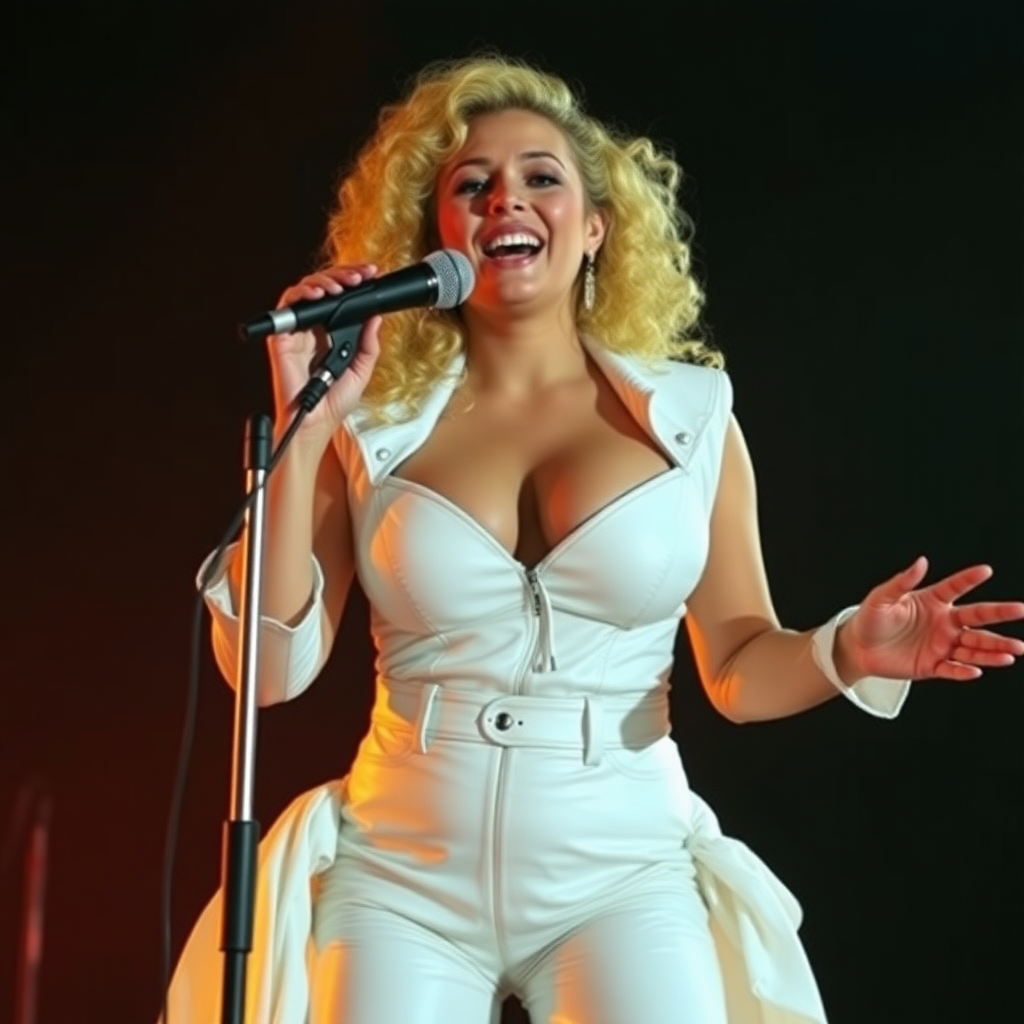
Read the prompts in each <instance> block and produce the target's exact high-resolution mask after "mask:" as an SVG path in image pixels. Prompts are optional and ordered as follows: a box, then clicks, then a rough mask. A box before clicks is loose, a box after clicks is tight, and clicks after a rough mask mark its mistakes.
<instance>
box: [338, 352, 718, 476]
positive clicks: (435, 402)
mask: <svg viewBox="0 0 1024 1024" xmlns="http://www.w3.org/2000/svg"><path fill="white" fill-rule="evenodd" d="M581 341H582V342H583V347H584V348H585V349H586V351H587V354H588V355H589V356H590V357H591V359H592V360H593V361H594V363H595V365H596V366H597V367H598V369H600V370H601V372H602V373H603V374H604V376H605V377H606V379H607V380H608V382H609V383H610V384H611V386H612V389H613V390H614V391H615V393H616V395H618V397H619V400H620V401H621V402H622V404H623V405H624V406H625V408H626V410H627V411H628V412H629V414H630V415H631V416H632V417H633V418H634V419H635V420H636V421H637V423H639V424H640V426H641V427H643V428H644V430H645V431H646V432H647V434H648V435H649V436H650V437H651V439H652V440H654V441H655V442H657V444H658V445H659V446H660V447H661V449H662V450H663V451H664V452H665V454H666V456H667V457H668V458H670V459H671V460H672V462H673V463H674V464H675V465H677V466H679V467H680V468H682V469H684V470H685V469H687V468H688V466H689V464H690V461H691V460H692V458H693V456H694V453H695V452H696V451H697V449H698V448H699V447H700V441H701V439H702V437H703V435H704V431H705V429H706V427H707V425H708V423H709V422H710V421H711V419H712V414H713V410H714V408H715V404H716V401H717V399H718V394H719V389H720V388H722V387H723V386H725V385H724V379H725V374H724V373H722V372H721V371H719V370H713V369H709V368H708V367H703V366H696V365H694V364H692V363H681V362H676V361H672V360H665V361H664V362H662V363H660V364H657V365H653V366H652V365H649V364H647V363H643V362H641V361H640V360H638V359H636V358H635V357H632V356H624V355H620V354H618V353H616V352H611V351H610V350H608V349H606V348H605V347H604V346H603V345H601V344H600V343H599V342H597V341H596V340H595V339H593V338H590V337H587V336H583V337H582V338H581ZM465 363H466V357H465V354H463V353H460V354H459V355H457V356H456V357H455V359H453V360H452V363H451V365H450V366H449V368H448V372H447V373H446V374H445V375H444V377H443V378H442V379H441V380H440V381H439V382H438V384H437V386H436V387H435V388H434V390H433V391H432V392H430V394H429V395H428V396H427V397H426V399H425V400H424V402H423V404H422V405H421V407H420V410H419V412H418V413H417V414H416V415H415V416H413V417H412V418H411V419H407V420H402V421H400V422H397V423H371V422H370V417H369V411H368V410H365V409H362V410H356V411H355V412H354V413H352V414H351V415H350V416H349V417H348V419H346V421H345V427H346V429H347V430H348V432H349V434H350V435H351V436H352V438H353V439H354V440H355V442H356V444H357V445H358V447H359V450H360V452H361V454H362V457H363V463H364V465H365V466H366V471H367V473H368V475H369V477H370V481H371V483H373V484H374V485H376V484H378V483H379V482H380V481H381V480H382V479H383V478H384V477H385V476H387V475H388V474H389V473H391V472H392V471H393V470H394V469H395V468H396V467H397V466H398V465H399V464H400V463H402V462H404V461H405V459H407V458H408V457H409V456H410V455H412V453H413V452H414V451H416V449H417V448H419V447H420V446H421V445H422V444H423V443H424V442H425V441H426V439H427V438H428V437H429V436H430V433H431V431H432V430H433V429H434V426H435V424H436V423H437V421H438V419H439V418H440V416H441V413H442V412H444V409H445V407H446V406H447V404H448V401H449V399H450V398H451V396H452V392H453V391H454V390H455V386H456V384H457V383H458V380H459V376H460V374H461V373H462V370H463V368H464V366H465Z"/></svg>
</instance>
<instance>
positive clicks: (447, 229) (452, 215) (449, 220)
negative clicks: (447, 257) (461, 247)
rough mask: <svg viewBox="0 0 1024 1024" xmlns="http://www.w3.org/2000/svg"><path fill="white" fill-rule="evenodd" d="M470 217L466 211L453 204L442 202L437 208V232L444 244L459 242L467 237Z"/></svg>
mask: <svg viewBox="0 0 1024 1024" xmlns="http://www.w3.org/2000/svg"><path fill="white" fill-rule="evenodd" d="M467 221H468V218H467V217H466V214H465V211H463V210H461V209H460V208H458V207H455V206H452V205H451V204H441V205H439V206H438V210H437V234H438V237H439V238H440V240H441V243H442V244H443V245H447V244H449V243H454V244H458V243H461V242H463V241H464V239H465V237H466V231H467V227H468V224H467Z"/></svg>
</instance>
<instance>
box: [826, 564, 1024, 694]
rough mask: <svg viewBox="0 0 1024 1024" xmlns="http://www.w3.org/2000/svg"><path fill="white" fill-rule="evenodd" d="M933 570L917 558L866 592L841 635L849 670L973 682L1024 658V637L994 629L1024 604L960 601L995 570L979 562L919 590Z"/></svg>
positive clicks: (1022, 614)
mask: <svg viewBox="0 0 1024 1024" xmlns="http://www.w3.org/2000/svg"><path fill="white" fill-rule="evenodd" d="M927 571H928V560H927V559H926V558H923V557H921V558H918V559H917V560H916V561H915V562H914V563H913V564H912V565H911V566H909V567H908V568H906V569H904V570H903V571H902V572H900V573H897V574H896V575H895V576H893V577H892V579H890V580H886V582H884V583H881V584H879V585H878V586H877V587H875V588H874V589H873V590H872V591H871V592H870V593H869V594H868V595H867V597H866V598H865V599H864V600H863V602H862V603H861V605H860V607H859V608H858V610H857V611H856V613H855V614H854V615H853V616H852V617H851V618H850V619H849V620H848V621H847V622H846V623H845V625H844V628H843V630H842V633H841V639H837V644H838V646H840V647H841V648H842V654H843V662H844V663H843V664H842V665H841V666H840V671H841V674H842V675H844V676H846V675H847V674H853V675H855V677H857V678H860V677H863V676H883V677H887V678H890V679H960V680H967V679H976V678H977V677H978V676H980V675H981V673H982V669H985V668H1001V667H1004V666H1007V665H1012V664H1013V663H1014V660H1015V659H1016V658H1017V657H1019V656H1020V655H1024V641H1021V640H1018V639H1016V638H1014V637H1009V636H1003V635H1002V634H1000V633H996V632H993V631H992V630H990V629H989V628H988V627H990V626H995V625H997V624H999V623H1003V622H1012V621H1014V620H1016V619H1022V618H1024V603H1021V602H1019V601H978V602H975V603H973V604H959V605H958V604H955V603H954V602H955V601H957V600H958V599H959V598H961V597H963V596H964V595H965V594H967V593H969V592H970V591H972V590H974V588H975V587H977V586H979V585H980V584H982V583H984V582H985V580H987V579H988V578H989V577H990V576H991V575H992V569H991V567H989V566H987V565H973V566H971V567H970V568H967V569H961V570H960V571H959V572H955V573H953V574H952V575H951V576H947V577H945V579H941V580H938V581H937V582H935V583H932V584H930V585H929V586H927V587H920V583H921V581H922V580H923V579H924V577H925V573H926V572H927ZM849 681H850V682H852V681H853V680H852V679H851V680H849Z"/></svg>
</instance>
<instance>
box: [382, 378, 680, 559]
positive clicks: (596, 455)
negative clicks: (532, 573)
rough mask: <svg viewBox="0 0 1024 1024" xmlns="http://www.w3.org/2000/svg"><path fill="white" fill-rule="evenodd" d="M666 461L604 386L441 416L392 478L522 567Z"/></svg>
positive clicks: (654, 474)
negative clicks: (431, 498) (523, 412)
mask: <svg viewBox="0 0 1024 1024" xmlns="http://www.w3.org/2000/svg"><path fill="white" fill-rule="evenodd" d="M609 396H610V398H609ZM670 465H671V463H670V462H669V460H668V459H667V457H666V456H665V455H664V454H663V453H662V452H661V451H660V449H659V448H658V447H657V446H656V445H655V444H654V442H653V441H652V440H651V439H650V438H649V437H648V436H647V435H646V434H645V433H644V431H643V430H642V428H641V427H640V426H639V425H638V424H637V423H636V421H635V420H634V419H633V418H632V417H631V416H630V415H629V413H628V412H627V411H626V409H625V407H624V406H623V405H622V404H621V403H620V402H619V400H618V398H617V396H615V395H614V393H613V392H611V390H610V388H608V389H607V390H606V391H604V393H603V394H601V393H600V392H599V394H598V396H597V398H596V400H595V398H594V396H593V395H591V397H590V400H589V402H588V401H583V402H576V403H569V402H563V403H561V404H553V405H552V406H551V407H549V408H546V409H545V408H541V409H538V410H536V412H535V414H534V415H530V416H524V417H522V418H521V419H519V420H518V421H517V422H509V421H508V420H507V419H497V418H495V417H491V416H487V415H481V416H475V417H474V416H473V415H472V413H467V414H464V415H454V416H450V417H442V418H441V420H439V421H438V423H437V425H436V426H435V429H434V431H433V433H432V434H431V435H430V436H429V437H428V438H427V440H426V442H425V443H424V444H423V445H422V446H421V447H420V448H419V449H418V450H417V451H415V452H414V453H413V454H412V455H411V456H409V458H407V459H406V460H405V461H404V462H403V463H402V464H401V465H400V466H399V467H398V470H397V471H396V472H395V474H394V475H395V476H396V477H397V478H398V479H401V480H406V481H409V482H410V483H413V484H416V485H418V486H419V487H421V488H423V489H425V490H427V491H428V492H431V493H432V494H434V495H437V496H438V497H440V498H441V499H443V500H444V501H446V502H448V503H449V504H451V505H454V506H456V507H457V508H458V509H459V510H460V511H461V512H462V513H463V514H464V515H465V516H467V517H468V518H469V519H471V520H472V521H473V522H474V523H475V524H476V525H477V526H478V527H479V528H480V529H481V530H483V531H485V532H486V533H488V534H489V535H490V536H491V537H492V538H493V539H494V540H495V541H496V542H497V543H498V544H499V545H500V546H501V547H502V548H504V550H505V551H506V552H507V553H508V554H509V555H510V556H511V557H512V558H514V559H515V560H516V561H518V562H520V563H521V564H522V565H524V566H527V567H529V566H534V565H536V564H538V563H539V562H541V561H543V560H544V559H545V558H546V557H547V556H548V555H549V554H550V553H551V552H552V551H553V550H554V549H555V548H556V547H558V546H559V545H560V544H563V543H565V542H566V541H567V540H568V539H569V538H570V537H571V536H572V534H573V533H574V532H576V531H577V530H578V529H579V528H580V527H581V526H582V525H583V524H584V523H586V522H587V521H588V520H590V519H592V518H593V517H594V516H596V515H598V514H599V513H600V512H602V511H603V510H605V509H608V508H610V506H612V505H614V503H615V502H616V501H617V500H618V499H619V498H621V497H622V496H623V495H624V494H626V493H628V492H629V491H632V490H635V489H636V488H637V487H638V486H641V485H643V484H644V483H646V482H648V481H650V480H651V479H652V478H654V477H657V476H660V475H662V474H663V473H664V472H665V471H666V470H667V469H669V468H670Z"/></svg>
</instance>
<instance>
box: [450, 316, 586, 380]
mask: <svg viewBox="0 0 1024 1024" xmlns="http://www.w3.org/2000/svg"><path fill="white" fill-rule="evenodd" d="M463 316H464V319H465V323H466V328H467V331H466V336H467V343H466V346H467V358H466V367H467V372H468V375H469V384H470V386H471V387H472V388H473V390H474V391H475V392H477V393H478V394H483V393H490V394H492V395H494V396H495V397H507V398H525V397H528V396H529V395H530V394H532V393H534V392H536V391H539V390H541V389H543V388H545V387H549V386H551V385H553V384H559V383H564V382H566V381H570V380H575V379H578V378H580V377H582V376H583V375H584V374H585V373H586V367H587V353H586V350H585V349H584V348H583V345H582V343H581V342H580V338H579V332H578V331H577V329H576V322H575V317H574V316H573V315H572V312H571V310H570V309H569V306H568V304H566V305H565V306H562V307H561V308H559V309H558V310H556V311H553V312H552V313H551V314H550V315H548V316H522V317H515V316H509V315H508V312H507V311H502V312H501V313H500V314H499V315H495V314H491V313H489V312H487V311H481V310H469V309H464V310H463Z"/></svg>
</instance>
